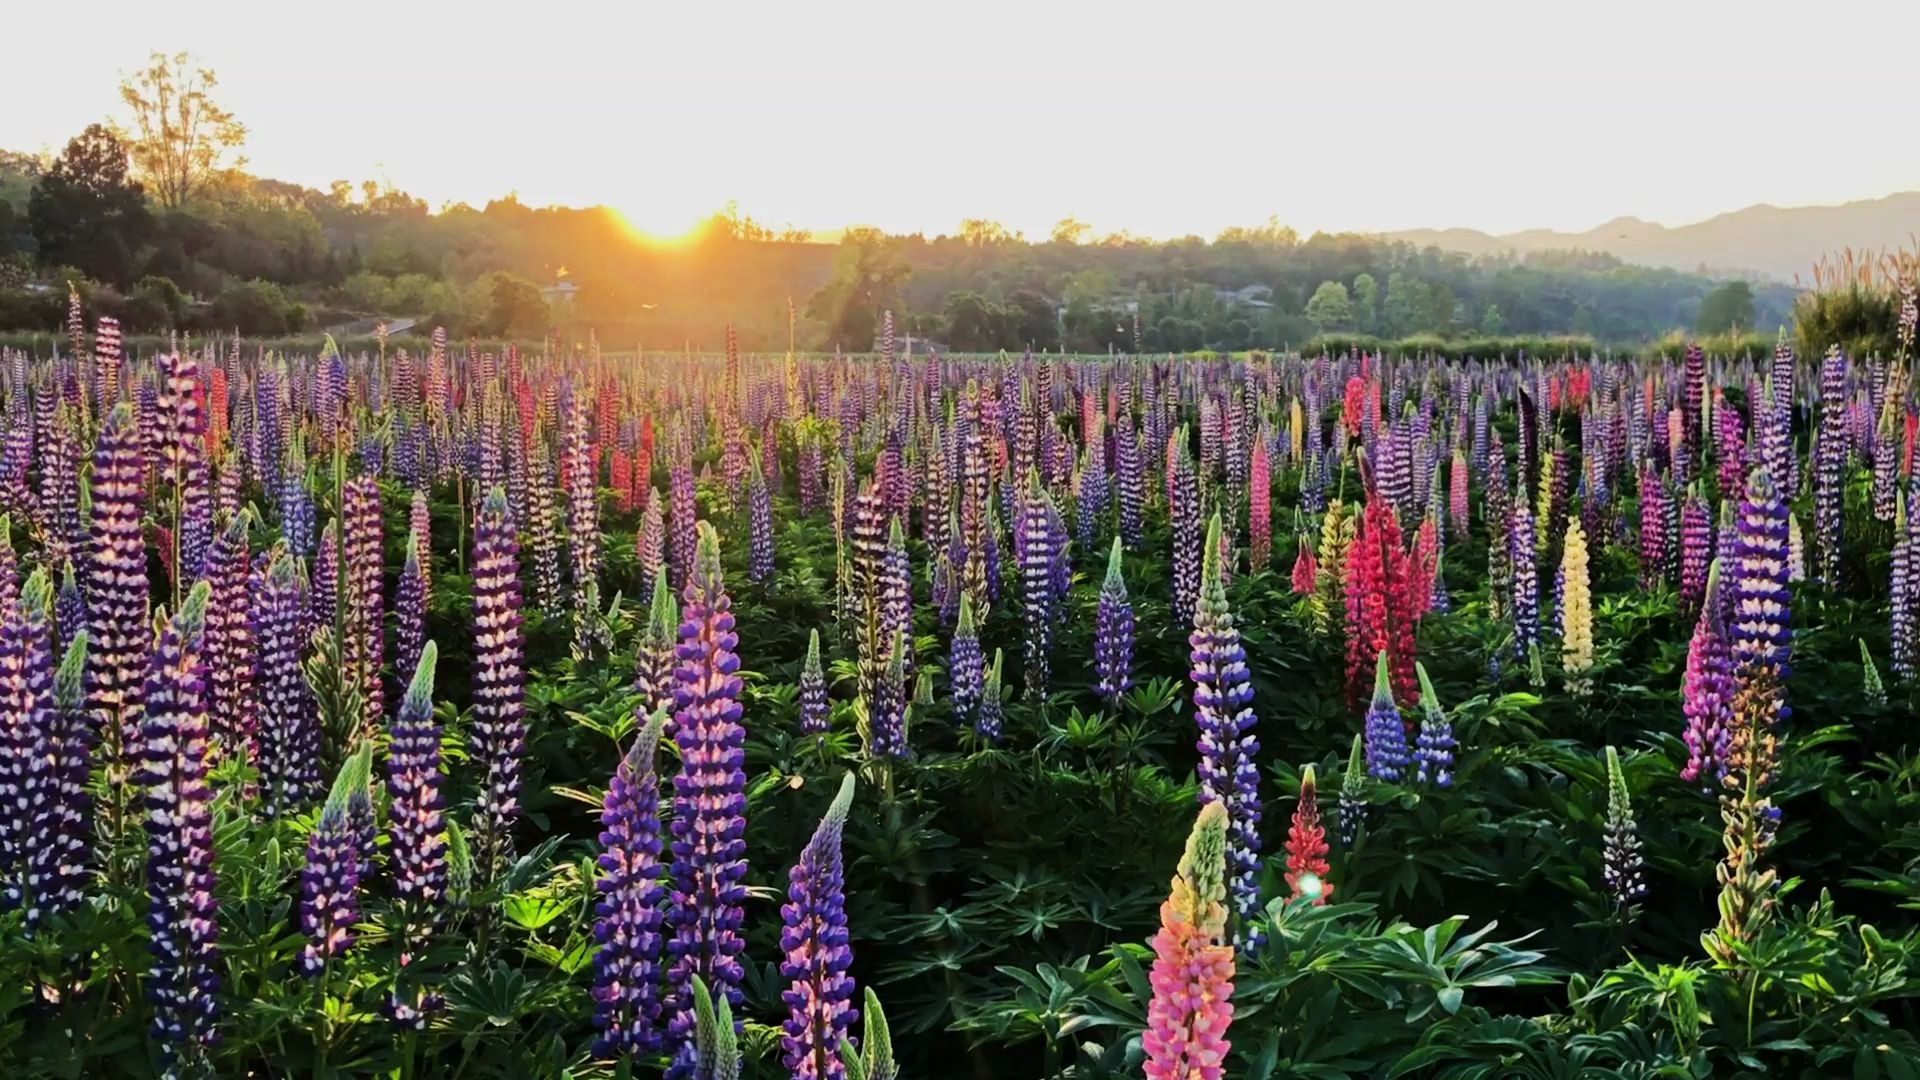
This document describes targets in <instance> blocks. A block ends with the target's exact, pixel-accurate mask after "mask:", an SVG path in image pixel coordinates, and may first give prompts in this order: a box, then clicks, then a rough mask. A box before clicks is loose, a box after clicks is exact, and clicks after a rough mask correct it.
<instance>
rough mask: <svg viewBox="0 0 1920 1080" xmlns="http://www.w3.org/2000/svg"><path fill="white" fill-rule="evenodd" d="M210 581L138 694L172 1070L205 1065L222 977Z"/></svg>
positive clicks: (192, 597)
mask: <svg viewBox="0 0 1920 1080" xmlns="http://www.w3.org/2000/svg"><path fill="white" fill-rule="evenodd" d="M208 592H209V590H208V586H207V584H206V583H205V582H201V583H199V584H197V585H195V586H194V587H193V591H192V592H191V593H189V594H188V595H187V599H186V601H185V602H184V603H183V604H181V605H180V610H179V612H177V613H176V614H175V615H174V616H173V618H172V619H171V620H168V621H167V622H166V623H165V624H164V625H163V626H162V627H161V628H160V629H159V631H158V640H157V641H155V643H154V646H153V652H152V656H151V659H150V661H149V664H148V668H147V677H146V682H145V684H144V686H143V693H142V698H143V700H144V702H145V704H146V720H145V723H144V724H143V725H142V728H141V738H140V747H141V765H140V775H139V780H138V782H139V784H140V786H141V787H142V788H143V789H145V794H146V806H147V816H146V830H147V931H148V936H149V939H150V941H151V945H150V948H151V950H152V953H153V966H152V967H151V968H150V969H149V970H148V973H147V995H148V997H149V998H151V999H152V1001H153V1006H154V1018H153V1028H152V1033H153V1037H154V1038H155V1039H156V1040H157V1041H158V1042H159V1043H160V1044H161V1052H162V1055H163V1056H164V1058H165V1059H166V1061H167V1062H168V1066H169V1068H171V1069H173V1070H176V1071H177V1072H179V1073H182V1074H192V1073H197V1072H200V1071H203V1070H204V1069H205V1067H206V1063H205V1054H206V1050H207V1047H208V1046H210V1045H211V1044H212V1042H213V1041H214V1039H215V1038H216V1032H215V1030H214V1025H215V1022H216V1020H217V1018H218V1016H219V1008H220V1006H219V999H218V997H217V994H218V992H219V988H220V976H219V975H218V974H217V973H216V971H215V969H214V968H215V964H216V963H217V961H218V954H219V944H218V940H217V939H218V932H219V931H218V923H217V921H216V920H215V917H214V915H215V910H216V907H217V905H216V903H215V901H214V896H213V890H214V869H213V791H212V789H211V788H210V787H209V785H208V784H207V736H208V726H207V704H208V703H207V690H206V663H205V660H204V657H203V653H202V647H203V640H204V637H205V628H206V614H207V597H208Z"/></svg>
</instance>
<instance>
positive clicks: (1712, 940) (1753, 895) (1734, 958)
mask: <svg viewBox="0 0 1920 1080" xmlns="http://www.w3.org/2000/svg"><path fill="white" fill-rule="evenodd" d="M1759 475H1764V473H1760V474H1759ZM1753 486H1754V485H1753V482H1752V481H1751V480H1749V481H1748V491H1749V492H1751V491H1752V490H1753ZM1780 699H1781V689H1780V679H1779V675H1778V673H1777V672H1775V670H1774V668H1773V666H1772V665H1771V664H1769V663H1767V662H1766V661H1765V660H1757V661H1754V662H1753V663H1751V664H1750V665H1749V666H1748V667H1746V668H1745V669H1743V670H1742V671H1741V673H1740V689H1739V692H1738V693H1736V694H1735V695H1734V699H1733V738H1732V739H1731V740H1730V741H1729V742H1728V746H1727V772H1726V776H1725V777H1723V778H1722V780H1721V782H1720V818H1721V821H1722V823H1723V827H1722V830H1721V837H1720V840H1721V845H1722V847H1723V848H1724V849H1725V851H1726V856H1725V857H1724V858H1723V859H1721V861H1720V865H1719V866H1717V867H1715V869H1714V876H1715V878H1716V879H1717V880H1718V881H1719V882H1720V904H1719V910H1720V923H1719V925H1718V926H1716V927H1715V928H1714V929H1712V930H1709V931H1707V932H1706V933H1705V934H1703V935H1701V941H1700V943H1701V944H1702V945H1703V946H1705V948H1706V951H1707V955H1708V956H1709V957H1711V958H1712V959H1713V960H1714V962H1715V963H1716V964H1718V965H1720V966H1722V967H1735V968H1737V967H1740V966H1742V965H1743V964H1745V963H1746V961H1745V960H1744V959H1743V958H1742V956H1741V952H1742V950H1743V949H1744V948H1746V947H1749V946H1751V944H1752V943H1753V941H1754V939H1755V938H1756V937H1757V936H1758V934H1759V932H1760V930H1761V928H1762V927H1763V926H1764V924H1765V923H1766V921H1767V919H1768V917H1769V916H1770V914H1771V913H1772V909H1773V903H1774V886H1775V882H1776V873H1775V872H1774V871H1772V870H1764V869H1762V868H1761V860H1763V859H1764V858H1765V857H1766V855H1767V852H1768V851H1769V850H1770V849H1771V848H1772V847H1773V841H1774V837H1775V835H1776V833H1777V830H1778V827H1779V817H1780V814H1779V809H1778V808H1777V807H1775V806H1774V805H1773V800H1772V799H1771V798H1770V797H1769V795H1768V788H1770V787H1771V786H1772V784H1773V777H1774V771H1775V769H1776V768H1777V767H1778V765H1779V760H1780V743H1779V739H1778V737H1777V736H1776V735H1775V734H1774V730H1775V728H1776V726H1777V723H1778V717H1779V716H1780V714H1781V713H1782V712H1783V711H1785V705H1784V704H1783V702H1782V701H1781V700H1780Z"/></svg>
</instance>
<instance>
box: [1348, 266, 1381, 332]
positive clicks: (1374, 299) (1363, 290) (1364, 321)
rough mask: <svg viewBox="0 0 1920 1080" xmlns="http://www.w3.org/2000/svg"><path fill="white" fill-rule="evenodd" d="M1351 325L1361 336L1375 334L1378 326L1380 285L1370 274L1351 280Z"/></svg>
mask: <svg viewBox="0 0 1920 1080" xmlns="http://www.w3.org/2000/svg"><path fill="white" fill-rule="evenodd" d="M1353 323H1354V325H1355V326H1356V327H1358V328H1359V330H1360V332H1361V333H1363V334H1371V333H1375V332H1376V331H1377V330H1378V328H1379V325H1380V283H1379V282H1377V281H1375V280H1374V279H1373V275H1372V274H1361V275H1360V276H1359V277H1357V278H1354V279H1353Z"/></svg>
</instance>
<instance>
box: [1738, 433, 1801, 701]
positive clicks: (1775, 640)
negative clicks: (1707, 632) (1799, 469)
mask: <svg viewBox="0 0 1920 1080" xmlns="http://www.w3.org/2000/svg"><path fill="white" fill-rule="evenodd" d="M1738 528H1739V539H1738V542H1737V543H1736V544H1735V551H1734V578H1733V595H1732V597H1731V604H1732V615H1731V617H1730V619H1729V625H1728V628H1727V630H1728V637H1729V647H1730V650H1731V654H1732V658H1733V670H1734V676H1735V678H1736V680H1740V679H1745V678H1746V672H1747V671H1748V670H1749V669H1753V668H1770V669H1772V671H1773V672H1774V673H1775V677H1777V678H1779V679H1781V680H1783V683H1782V685H1781V687H1780V689H1779V691H1778V692H1777V693H1775V694H1774V695H1773V699H1774V700H1775V701H1777V702H1781V703H1782V704H1781V706H1780V708H1781V717H1782V718H1784V717H1785V716H1786V715H1787V711H1786V706H1785V705H1784V702H1785V700H1786V689H1785V685H1784V680H1785V679H1786V677H1787V675H1788V673H1789V671H1790V664H1791V661H1792V657H1793V595H1792V593H1791V591H1790V590H1789V587H1788V579H1789V575H1790V573H1791V568H1790V566H1789V557H1790V553H1789V551H1788V544H1789V539H1788V524H1787V507H1786V504H1785V503H1782V502H1781V501H1780V497H1779V495H1778V494H1776V493H1775V491H1774V487H1773V480H1772V478H1771V477H1769V476H1768V475H1767V472H1766V470H1765V469H1755V470H1754V471H1753V474H1752V475H1751V476H1749V477H1748V478H1747V495H1746V498H1745V499H1743V500H1742V501H1741V503H1740V517H1739V523H1738Z"/></svg>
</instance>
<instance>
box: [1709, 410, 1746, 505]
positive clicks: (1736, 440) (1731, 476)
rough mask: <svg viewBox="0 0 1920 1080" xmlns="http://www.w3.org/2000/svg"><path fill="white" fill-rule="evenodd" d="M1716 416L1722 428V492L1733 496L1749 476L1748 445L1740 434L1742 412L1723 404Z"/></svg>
mask: <svg viewBox="0 0 1920 1080" xmlns="http://www.w3.org/2000/svg"><path fill="white" fill-rule="evenodd" d="M1749 407H1750V408H1752V407H1755V406H1749ZM1715 415H1716V416H1718V417H1719V426H1720V492H1721V494H1722V495H1731V494H1732V493H1734V492H1736V491H1738V490H1740V479H1741V477H1744V476H1746V475H1747V444H1746V440H1745V438H1743V437H1742V435H1741V432H1740V410H1738V409H1734V408H1729V407H1728V406H1727V405H1726V404H1724V403H1722V404H1721V405H1720V407H1719V411H1718V412H1717V413H1716V414H1715Z"/></svg>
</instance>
